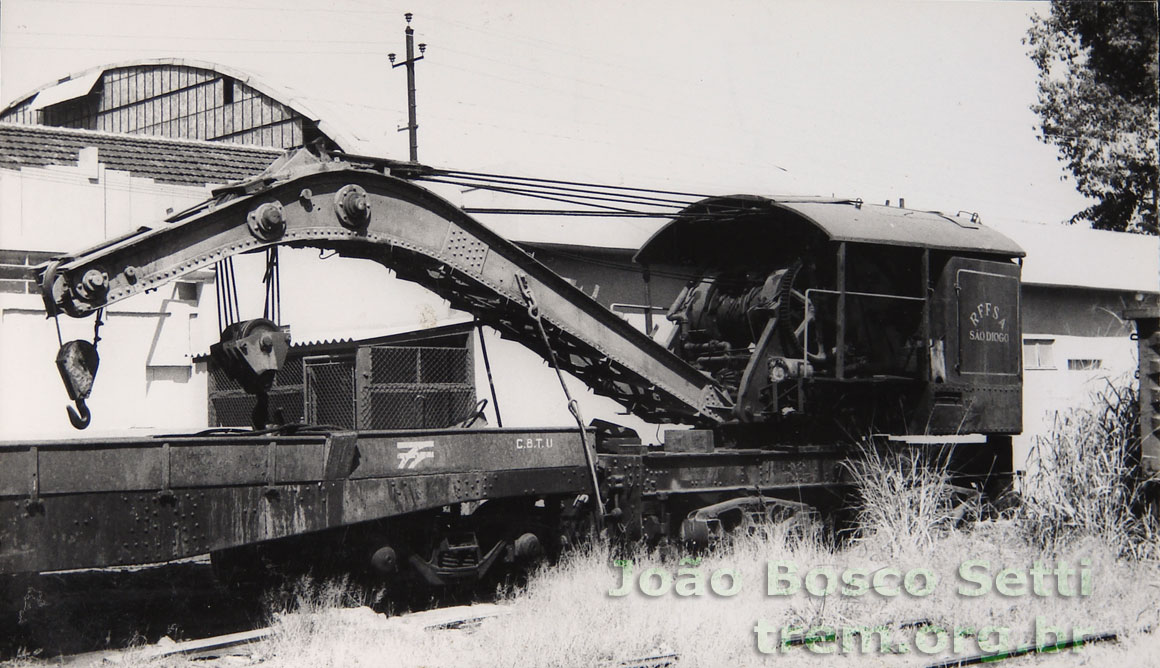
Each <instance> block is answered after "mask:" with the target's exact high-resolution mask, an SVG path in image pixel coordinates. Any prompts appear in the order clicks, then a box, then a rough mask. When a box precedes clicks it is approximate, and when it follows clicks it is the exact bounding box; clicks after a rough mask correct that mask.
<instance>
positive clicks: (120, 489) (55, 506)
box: [0, 429, 590, 573]
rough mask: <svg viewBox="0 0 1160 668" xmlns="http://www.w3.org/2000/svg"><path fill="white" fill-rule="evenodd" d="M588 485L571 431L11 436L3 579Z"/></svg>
mask: <svg viewBox="0 0 1160 668" xmlns="http://www.w3.org/2000/svg"><path fill="white" fill-rule="evenodd" d="M589 488H590V484H589V482H588V477H587V474H586V469H585V466H584V456H583V452H582V451H581V449H580V440H579V435H578V434H577V433H576V432H574V431H571V432H569V431H566V430H550V429H549V430H535V431H522V430H481V431H465V430H442V431H408V432H369V433H364V434H361V435H356V434H355V433H354V432H346V433H336V434H331V435H318V436H272V435H267V436H260V435H259V436H237V435H230V436H204V437H175V438H164V439H105V440H93V441H85V442H76V441H53V442H39V443H35V444H28V443H25V444H11V443H0V536H2V542H0V573H17V572H29V571H48V570H61V569H68V568H79V567H92V566H105V565H114V564H131V563H147V562H155V561H167V560H171V559H177V558H180V557H186V556H191V555H196V554H203V553H206V552H210V551H213V550H220V549H224V548H228V547H234V546H239V545H246V544H251V543H256V542H261V541H267V540H272V539H276V538H282V537H287V536H294V535H299V534H304V533H310V532H314V531H320V530H323V529H329V528H334V527H338V526H344V525H350V524H355V523H359V522H365V521H369V520H376V519H382V518H389V517H394V516H398V515H404V514H407V513H413V512H417V511H422V510H430V509H433V508H440V507H442V506H446V505H448V504H455V503H461V502H466V501H473V500H481V499H488V498H491V499H494V498H505V497H513V496H528V495H552V494H567V493H572V494H576V493H582V492H584V491H585V490H587V489H589Z"/></svg>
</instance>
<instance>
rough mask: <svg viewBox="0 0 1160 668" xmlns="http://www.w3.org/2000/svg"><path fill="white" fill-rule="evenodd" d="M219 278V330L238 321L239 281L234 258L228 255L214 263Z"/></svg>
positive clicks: (217, 281) (216, 290)
mask: <svg viewBox="0 0 1160 668" xmlns="http://www.w3.org/2000/svg"><path fill="white" fill-rule="evenodd" d="M214 273H215V274H216V275H217V280H216V281H214V290H215V292H216V295H217V317H218V331H221V332H224V331H225V329H226V327H228V326H230V325H232V324H234V323H235V322H237V321H238V282H237V279H236V277H235V276H234V258H233V257H226V258H223V259H221V260H219V261H218V263H217V264H216V265H214Z"/></svg>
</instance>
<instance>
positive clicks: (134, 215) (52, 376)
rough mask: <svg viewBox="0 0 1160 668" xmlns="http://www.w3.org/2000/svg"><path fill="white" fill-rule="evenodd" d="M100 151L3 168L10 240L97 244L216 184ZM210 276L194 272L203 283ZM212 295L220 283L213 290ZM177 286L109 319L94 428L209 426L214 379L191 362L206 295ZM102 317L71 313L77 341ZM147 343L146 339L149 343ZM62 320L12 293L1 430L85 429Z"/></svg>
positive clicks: (43, 434)
mask: <svg viewBox="0 0 1160 668" xmlns="http://www.w3.org/2000/svg"><path fill="white" fill-rule="evenodd" d="M97 157H98V156H97V154H96V150H95V149H86V150H85V151H83V152H82V154H81V159H80V164H79V166H77V167H48V168H45V169H23V170H20V171H12V170H0V248H4V249H17V250H30V251H52V252H65V251H73V250H78V249H81V248H86V247H89V246H92V245H95V244H97V243H99V242H100V241H102V240H104V239H106V238H109V237H112V236H117V235H121V234H124V233H126V232H128V231H130V230H133V229H136V228H137V227H139V226H142V225H153V224H157V222H158V221H159V220H160V219H162V218H164V217H165V215H166V211H167V210H169V209H172V210H181V209H184V208H186V207H187V206H189V205H191V204H194V203H196V202H199V201H201V200H203V199H205V197H206V196H207V193H208V190H207V189H205V188H188V187H179V186H171V185H165V184H158V183H155V182H153V181H152V180H151V179H141V178H136V177H132V176H130V175H129V174H128V173H125V172H118V171H115V170H108V169H106V168H105V166H104V165H102V164H99V162H98V161H97ZM208 277H209V274H207V273H205V272H202V274H201V275H200V276H192V277H190V279H189V280H190V282H192V283H195V284H200V283H201V282H203V281H205V280H207V278H208ZM208 292H210V293H212V287H211V289H210V290H209V291H208ZM192 293H193V295H194V298H193V299H192V300H183V299H180V298H179V297H180V296H182V295H183V294H184V293H179V292H178V289H177V287H176V286H175V285H170V286H166V287H165V288H162V289H160V290H158V291H157V292H155V293H152V294H148V295H140V296H137V297H134V298H132V299H129V300H126V301H124V302H121V303H120V304H117V305H116V306H114V307H112V308H110V309H109V310H108V312H107V313H106V314H105V319H104V324H103V326H102V327H101V330H100V334H101V342H100V344H99V348H98V350H99V354H100V357H101V363H100V367H99V370H98V373H97V378H96V382H95V384H94V390H93V396H92V398H91V399H90V400H89V401H88V405H89V407H90V409H91V410H92V413H93V423H92V426H91V427H90V431H87V432H85V436H86V437H88V436H98V435H102V434H106V435H109V434H132V433H140V432H144V431H155V430H169V429H185V428H191V429H192V428H201V427H204V426H205V422H206V410H205V406H204V402H201V405H199V404H198V403H197V402H195V401H192V400H191V398H192V397H196V396H198V395H200V396H202V397H204V396H205V391H206V390H205V388H206V379H205V374H204V373H199V372H198V371H197V370H196V369H195V368H194V365H193V363H192V361H191V355H190V352H191V341H192V340H193V339H194V337H195V332H196V325H195V323H196V321H197V316H198V302H199V300H200V298H201V297H202V296H204V295H205V294H206V291H205V290H200V289H198V288H196V287H195V288H194V289H193V290H192ZM94 321H95V318H93V317H89V318H85V319H81V320H77V319H73V318H69V317H67V316H62V317H61V318H60V320H59V323H60V333H61V337H62V338H63V340H65V341H69V340H72V339H86V340H90V341H91V340H92V338H93V325H94ZM142 342H144V343H145V344H146V345H141V343H142ZM58 347H59V343H58V340H57V330H56V323H55V322H54V321H53V320H51V319H46V318H45V311H44V305H43V303H42V301H41V298H40V296H39V295H33V294H12V293H0V438H5V439H8V438H29V437H37V438H73V437H76V435H77V433H78V432H76V431H75V430H74V429H73V428H72V427H71V425H70V424H69V422H68V420H67V418H66V416H65V408H64V407H65V406H67V405H68V404H69V401H68V395H67V394H66V393H65V390H64V385H63V384H62V383H61V380H60V377H59V375H58V373H57V370H56V366H55V364H54V360H55V358H56V351H57V348H58Z"/></svg>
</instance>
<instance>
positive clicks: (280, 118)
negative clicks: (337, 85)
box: [0, 58, 353, 150]
mask: <svg viewBox="0 0 1160 668" xmlns="http://www.w3.org/2000/svg"><path fill="white" fill-rule="evenodd" d="M0 122H10V123H23V124H35V125H50V126H56V127H66V128H81V129H87V130H99V131H104V132H113V133H125V134H141V135H154V136H159V137H168V138H171V139H195V140H203V141H214V142H230V143H236V144H249V145H256V146H265V147H271V148H281V149H285V148H292V147H295V146H302V145H303V144H307V143H310V142H313V141H315V140H317V139H319V138H322V139H324V140H325V141H326V143H327V145H328V147H329V148H331V149H334V148H337V149H345V150H350V148H351V147H352V144H353V142H352V141H351V139H350V138H349V137H347V136H346V135H345V134H344V133H343V132H342V131H340V130H339V129H337V128H335V127H333V124H331V123H328V122H327V121H325V120H323V119H321V118H320V117H319V116H318V115H317V114H315V113H313V112H312V111H311V110H310V109H309V108H307V107H306V105H304V104H303V103H302V101H301V100H298V99H296V98H294V97H293V96H291V95H289V94H287V93H286V92H285V91H283V90H280V89H278V88H275V87H273V86H270V85H268V84H266V83H264V82H262V81H259V80H258V79H257V78H256V77H253V76H252V75H250V74H247V73H245V72H242V71H240V70H236V69H234V68H231V67H227V66H224V65H218V64H214V63H208V62H203V61H197V60H189V59H184V58H155V59H147V60H134V61H129V62H123V63H117V64H113V65H102V66H100V67H95V68H93V69H89V70H85V71H84V72H78V73H75V74H71V75H69V76H67V77H64V78H63V79H60V80H59V81H56V82H53V83H50V84H46V85H44V86H41V87H40V88H37V89H36V90H34V91H31V92H29V93H26V94H24V95H21V96H20V97H19V98H17V99H16V100H15V101H14V102H12V103H11V104H9V105H8V106H7V107H5V108H4V109H2V110H0Z"/></svg>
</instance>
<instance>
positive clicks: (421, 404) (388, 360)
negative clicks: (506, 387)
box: [361, 346, 475, 429]
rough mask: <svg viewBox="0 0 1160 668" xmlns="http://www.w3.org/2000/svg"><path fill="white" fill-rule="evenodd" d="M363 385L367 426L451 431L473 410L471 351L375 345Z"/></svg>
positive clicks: (363, 402) (364, 415)
mask: <svg viewBox="0 0 1160 668" xmlns="http://www.w3.org/2000/svg"><path fill="white" fill-rule="evenodd" d="M370 352H371V354H370V360H371V373H370V382H368V383H367V384H366V386H365V387H364V392H363V397H361V399H362V402H361V403H362V405H361V409H362V410H363V427H364V428H366V429H414V428H439V427H448V426H451V425H453V424H455V423H457V422H460V421H462V420H463V419H464V418H466V417H467V416H468V415H469V414H470V412H471V410H472V408H473V407H474V406H475V387H474V384H473V382H472V381H473V378H472V369H471V364H470V358H469V356H468V351H467V350H466V349H463V348H430V347H418V346H376V347H373V348H371V351H370Z"/></svg>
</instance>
